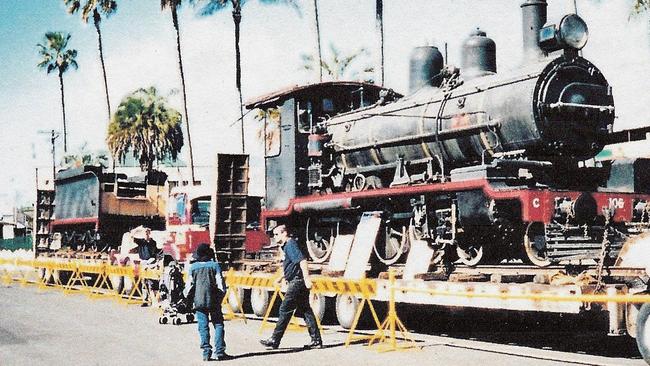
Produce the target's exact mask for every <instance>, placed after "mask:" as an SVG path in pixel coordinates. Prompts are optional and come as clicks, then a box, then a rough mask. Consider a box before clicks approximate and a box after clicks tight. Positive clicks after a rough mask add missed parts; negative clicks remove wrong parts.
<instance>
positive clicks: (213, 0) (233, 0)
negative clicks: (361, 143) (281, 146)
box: [190, 0, 298, 153]
mask: <svg viewBox="0 0 650 366" xmlns="http://www.w3.org/2000/svg"><path fill="white" fill-rule="evenodd" d="M190 2H191V3H193V4H197V3H201V2H202V3H204V5H203V7H202V8H201V10H200V12H199V13H200V14H201V15H202V16H208V15H212V14H214V13H216V12H219V11H221V10H224V9H225V8H227V7H228V4H230V5H232V20H233V22H234V23H235V85H236V86H237V92H238V93H239V118H240V123H241V150H242V153H244V152H246V145H245V143H244V102H243V97H242V91H241V53H240V50H239V34H240V24H241V7H242V6H243V5H244V3H245V2H246V0H190ZM260 2H261V3H263V4H288V5H292V6H293V7H294V8H296V9H297V8H298V5H297V3H296V2H295V0H260Z"/></svg>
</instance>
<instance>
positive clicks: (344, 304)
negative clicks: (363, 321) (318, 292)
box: [336, 294, 361, 329]
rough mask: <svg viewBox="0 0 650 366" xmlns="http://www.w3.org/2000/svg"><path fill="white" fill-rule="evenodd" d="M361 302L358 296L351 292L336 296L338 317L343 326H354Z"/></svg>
mask: <svg viewBox="0 0 650 366" xmlns="http://www.w3.org/2000/svg"><path fill="white" fill-rule="evenodd" d="M360 303H361V302H360V301H359V299H358V298H356V297H355V296H352V295H349V294H341V295H337V296H336V319H337V320H338V321H339V324H340V325H341V326H342V327H343V328H345V329H350V328H351V327H352V322H354V316H355V315H356V313H357V309H359V305H360Z"/></svg>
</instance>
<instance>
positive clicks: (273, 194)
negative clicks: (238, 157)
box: [246, 81, 401, 210]
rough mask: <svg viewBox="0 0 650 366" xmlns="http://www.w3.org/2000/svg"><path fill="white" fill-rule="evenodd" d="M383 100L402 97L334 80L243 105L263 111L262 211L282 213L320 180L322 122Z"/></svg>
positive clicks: (326, 137) (276, 94)
mask: <svg viewBox="0 0 650 366" xmlns="http://www.w3.org/2000/svg"><path fill="white" fill-rule="evenodd" d="M382 91H384V92H383V93H382ZM387 96H390V97H392V98H398V97H401V96H400V95H398V94H396V93H394V92H392V91H390V90H387V89H383V88H381V87H379V86H377V85H373V84H369V83H363V82H353V81H333V82H324V83H319V84H311V85H305V86H298V87H292V88H289V89H284V90H280V91H278V92H276V93H273V94H270V95H266V96H263V97H260V98H258V99H256V100H254V101H251V102H249V103H247V105H246V107H247V108H248V109H256V108H257V109H260V110H261V111H262V112H261V113H260V114H259V115H260V116H261V118H260V119H261V120H262V123H263V126H262V131H264V136H265V140H266V141H265V159H266V174H265V176H266V192H267V193H266V197H265V204H266V209H269V210H272V209H283V208H286V207H287V205H288V204H289V200H290V199H292V198H294V197H297V196H304V195H307V194H310V193H311V188H310V182H312V181H313V180H319V179H322V177H321V174H322V172H323V171H325V174H327V172H326V169H327V168H329V167H322V163H321V161H320V160H321V159H320V157H321V156H322V154H324V151H323V150H324V149H323V148H324V145H325V143H326V140H327V139H328V137H329V136H327V134H326V133H325V130H324V128H323V127H322V124H321V122H323V121H324V120H326V119H329V118H331V117H333V116H336V115H340V114H342V113H346V112H350V111H355V110H360V109H363V108H366V107H369V106H372V105H375V104H377V103H378V102H379V101H380V100H382V101H385V100H386V99H387ZM382 98H383V99H382Z"/></svg>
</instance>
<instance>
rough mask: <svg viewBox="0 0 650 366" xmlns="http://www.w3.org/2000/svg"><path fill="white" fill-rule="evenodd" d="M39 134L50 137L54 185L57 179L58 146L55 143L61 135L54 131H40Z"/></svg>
mask: <svg viewBox="0 0 650 366" xmlns="http://www.w3.org/2000/svg"><path fill="white" fill-rule="evenodd" d="M38 133H39V134H49V135H50V143H51V144H52V184H54V179H55V178H56V144H55V143H54V142H55V141H56V139H57V137H59V133H58V132H56V131H54V130H51V131H44V130H40V131H38Z"/></svg>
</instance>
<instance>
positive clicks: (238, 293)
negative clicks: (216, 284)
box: [228, 288, 244, 313]
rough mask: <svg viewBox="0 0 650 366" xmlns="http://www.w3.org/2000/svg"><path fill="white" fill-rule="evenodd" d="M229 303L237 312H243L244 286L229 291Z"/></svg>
mask: <svg viewBox="0 0 650 366" xmlns="http://www.w3.org/2000/svg"><path fill="white" fill-rule="evenodd" d="M238 298H239V299H238ZM228 304H229V305H230V307H231V308H232V311H234V312H235V313H241V312H242V306H244V289H243V288H237V289H232V290H231V291H230V292H229V293H228Z"/></svg>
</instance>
